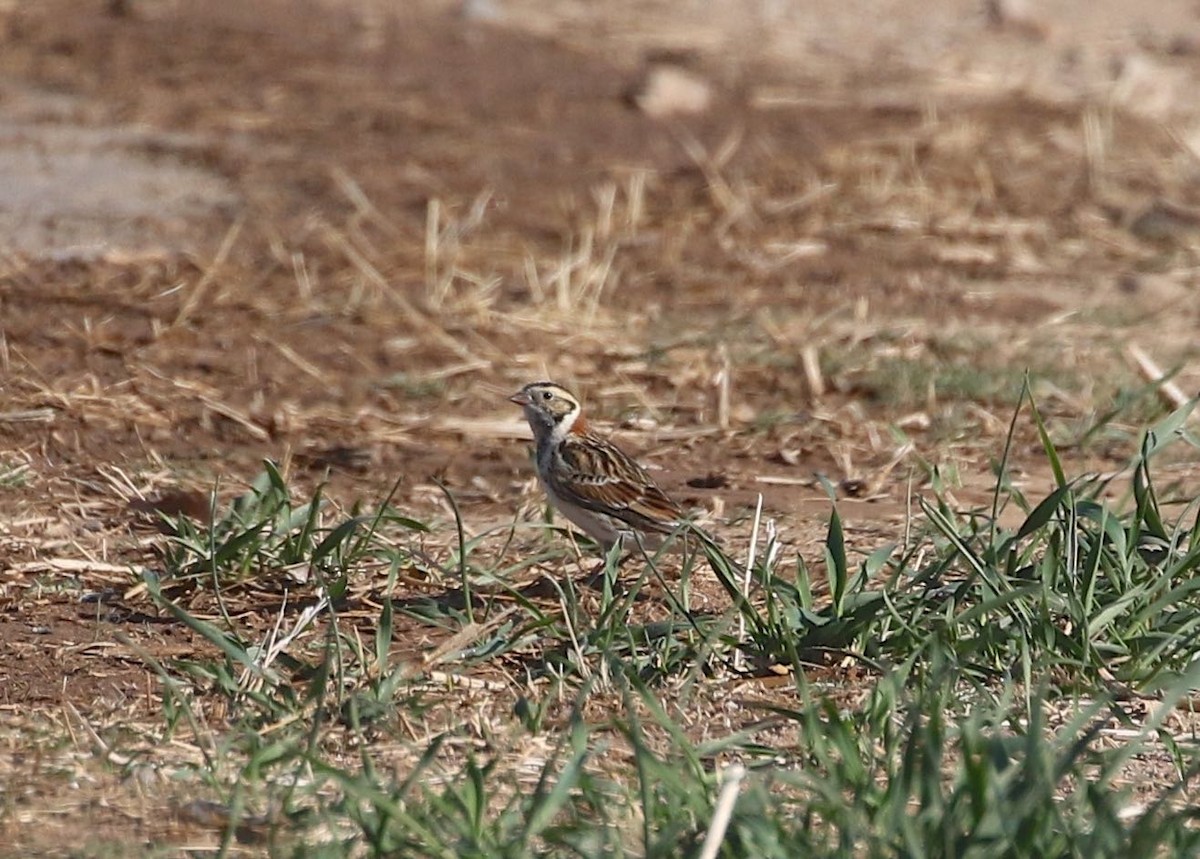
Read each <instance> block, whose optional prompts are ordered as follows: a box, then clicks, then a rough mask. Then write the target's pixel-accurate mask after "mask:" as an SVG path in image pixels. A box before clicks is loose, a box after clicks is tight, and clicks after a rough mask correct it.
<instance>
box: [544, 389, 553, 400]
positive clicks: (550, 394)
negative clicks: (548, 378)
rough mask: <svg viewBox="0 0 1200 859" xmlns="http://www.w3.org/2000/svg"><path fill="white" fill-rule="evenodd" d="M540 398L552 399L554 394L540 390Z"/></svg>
mask: <svg viewBox="0 0 1200 859" xmlns="http://www.w3.org/2000/svg"><path fill="white" fill-rule="evenodd" d="M542 399H543V400H552V399H554V394H552V393H550V392H549V391H542Z"/></svg>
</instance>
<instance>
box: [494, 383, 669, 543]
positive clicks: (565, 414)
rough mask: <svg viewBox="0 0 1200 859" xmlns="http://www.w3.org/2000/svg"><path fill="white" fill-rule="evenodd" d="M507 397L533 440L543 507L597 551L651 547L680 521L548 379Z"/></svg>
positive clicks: (639, 469)
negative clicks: (571, 526)
mask: <svg viewBox="0 0 1200 859" xmlns="http://www.w3.org/2000/svg"><path fill="white" fill-rule="evenodd" d="M509 400H510V401H511V402H513V403H516V404H517V405H518V406H520V407H521V408H522V409H523V410H524V412H525V419H526V420H527V421H529V428H530V429H531V430H532V431H533V438H534V443H535V446H536V447H535V453H534V462H535V464H536V466H537V474H538V480H539V482H540V483H541V484H542V489H543V490H545V493H546V497H547V498H548V499H549V500H550V503H551V505H553V507H554V508H555V509H556V510H557V511H558V512H559V513H561V514H562V515H563V516H564V517H566V518H567V520H569V521H570V522H572V523H573V524H574V525H576V526H577V527H578V528H579V529H580V530H582V531H583V532H584V533H585V534H587V535H588V536H589V537H591V538H592V539H593V540H595V541H596V542H597V543H598V544H599V545H600V547H601V548H602V549H603V550H604V552H605V554H606V555H607V553H608V552H609V551H611V550H612V549H613V547H614V546H617V545H618V544H619V545H621V546H622V547H623V549H624V548H630V547H638V546H640V547H642V548H644V549H654V548H658V547H659V546H661V545H662V543H663V540H664V538H665V537H666V536H667V535H668V534H671V533H672V532H674V531H676V530H679V529H681V526H682V525H683V524H684V523H685V522H686V521H687V520H686V517H685V514H684V512H683V508H681V507H680V506H679V505H678V504H677V503H676V502H675V501H674V500H672V499H671V497H670V496H668V495H667V494H666V493H665V492H663V490H662V489H660V488H659V486H658V484H656V483H655V482H654V480H653V479H652V478H651V477H650V475H649V474H647V473H646V469H644V468H642V466H640V465H638V464H637V462H635V461H634V460H633V459H632V458H630V456H629V455H628V454H626V453H625V452H624V451H622V450H621V449H620V448H619V447H617V446H616V445H615V444H613V443H612V442H611V441H609V440H608V439H606V438H603V437H601V436H599V435H596V434H595V433H594V432H592V430H591V429H590V427H589V425H588V422H587V420H586V419H585V418H584V416H583V407H582V405H581V404H580V402H579V399H578V398H577V397H576V396H575V395H574V394H572V393H571V392H570V391H569V390H567V389H566V388H564V387H563V386H562V385H559V384H556V383H555V382H531V383H530V384H528V385H526V386H525V387H523V388H521V390H519V391H517V392H516V393H515V394H513V395H512V396H511V397H509Z"/></svg>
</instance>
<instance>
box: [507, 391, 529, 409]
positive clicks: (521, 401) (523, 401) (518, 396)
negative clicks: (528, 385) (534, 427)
mask: <svg viewBox="0 0 1200 859" xmlns="http://www.w3.org/2000/svg"><path fill="white" fill-rule="evenodd" d="M508 401H509V402H510V403H516V404H517V405H518V406H527V405H529V404H530V403H532V402H533V400H531V399H529V394H527V393H525V392H524V391H517V392H516V393H515V394H513V395H512V396H511V397H509V398H508Z"/></svg>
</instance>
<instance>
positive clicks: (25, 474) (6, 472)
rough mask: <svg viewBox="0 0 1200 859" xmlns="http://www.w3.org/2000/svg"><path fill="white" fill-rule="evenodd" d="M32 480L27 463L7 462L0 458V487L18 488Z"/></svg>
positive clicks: (31, 473)
mask: <svg viewBox="0 0 1200 859" xmlns="http://www.w3.org/2000/svg"><path fill="white" fill-rule="evenodd" d="M32 480H33V472H32V470H31V469H30V467H29V463H26V462H18V463H9V462H5V461H3V460H0V489H20V488H21V487H23V486H28V485H29V484H30V483H31V482H32Z"/></svg>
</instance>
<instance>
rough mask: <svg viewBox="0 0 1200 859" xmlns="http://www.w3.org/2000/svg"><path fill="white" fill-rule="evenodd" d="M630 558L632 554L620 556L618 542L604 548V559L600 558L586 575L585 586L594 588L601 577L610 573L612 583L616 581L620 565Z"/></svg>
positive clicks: (619, 543) (619, 542)
mask: <svg viewBox="0 0 1200 859" xmlns="http://www.w3.org/2000/svg"><path fill="white" fill-rule="evenodd" d="M632 556H633V553H632V552H627V553H625V554H624V555H622V554H621V541H620V540H618V541H616V542H615V543H612V544H610V545H608V546H606V547H605V550H604V557H603V558H601V559H600V563H598V564H596V566H595V567H594V568H593V569H592V571H591V572H590V573H588V577H587V579H586V580H585V584H586V585H587V586H588V587H589V588H595V587H596V586H597V585H599V584H600V582H601V579H602V577H607V576H608V574H609V573H610V572H611V574H612V578H613V581H616V578H617V571H618V570H619V569H620V568H621V565H622V564H624V563H625V562H626V561H628V560H629V559H630V557H632Z"/></svg>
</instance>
